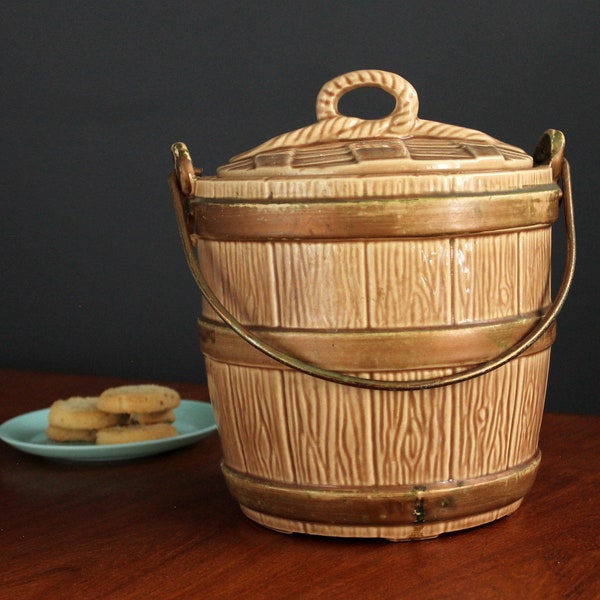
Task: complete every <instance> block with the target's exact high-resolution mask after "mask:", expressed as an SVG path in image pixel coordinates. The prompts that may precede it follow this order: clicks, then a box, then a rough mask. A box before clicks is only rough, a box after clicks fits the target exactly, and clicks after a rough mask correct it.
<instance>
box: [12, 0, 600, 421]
mask: <svg viewBox="0 0 600 600" xmlns="http://www.w3.org/2000/svg"><path fill="white" fill-rule="evenodd" d="M599 6H600V4H599V3H597V2H593V1H578V2H568V3H566V2H563V1H558V0H554V1H545V2H530V1H523V0H504V1H498V2H468V1H459V2H457V1H449V2H403V1H389V2H384V1H376V0H371V1H364V2H344V1H341V0H333V1H332V0H330V1H329V2H322V1H320V2H315V1H312V0H305V1H303V2H293V1H290V2H281V1H277V2H275V1H268V2H231V1H223V0H221V1H219V2H189V1H179V2H156V1H152V2H142V1H139V2H133V1H131V0H128V1H120V2H114V3H99V2H88V1H79V2H60V3H58V2H49V1H47V2H15V1H12V2H10V1H9V2H5V3H3V4H2V7H1V8H0V44H1V54H0V56H1V58H0V61H1V64H2V92H1V94H0V103H1V104H0V107H1V109H2V110H1V112H0V120H1V123H2V125H1V132H2V135H1V138H0V139H1V142H2V146H3V153H2V162H1V163H0V164H1V172H2V236H1V237H0V265H1V276H2V287H1V291H0V319H1V331H2V334H1V335H2V339H1V341H2V343H1V346H0V365H1V366H6V367H17V368H25V369H47V370H61V371H63V370H64V371H75V372H94V373H99V374H112V375H125V376H131V377H135V378H144V379H147V378H156V379H160V378H162V379H165V378H166V379H180V380H201V379H203V378H204V372H203V367H202V359H201V356H200V353H199V350H198V344H197V339H196V329H195V318H196V315H197V313H198V309H199V303H200V295H199V292H198V291H197V289H196V287H195V284H194V282H193V280H192V278H191V275H190V274H189V271H188V269H187V266H186V264H185V261H184V258H183V253H182V251H181V247H180V242H179V239H178V234H177V231H176V226H175V221H174V217H173V212H172V206H171V200H170V195H169V191H168V188H167V176H168V173H169V171H170V169H171V157H170V151H169V148H170V145H171V143H172V142H174V141H178V140H182V141H184V142H186V143H187V145H188V146H189V147H190V150H191V152H192V157H193V159H194V163H195V164H196V166H201V167H203V168H204V171H205V173H209V174H210V173H213V172H214V170H215V168H216V167H217V166H218V165H219V164H222V163H224V162H226V161H227V160H228V159H229V158H230V157H231V156H232V155H234V154H237V153H239V152H241V151H243V150H246V149H248V148H250V147H253V146H255V145H257V144H259V143H260V142H262V141H264V140H265V139H267V138H269V137H272V136H273V135H276V134H278V133H282V132H285V131H289V130H291V129H294V128H297V127H300V126H303V125H307V124H310V123H312V122H314V101H315V96H316V93H317V92H318V90H319V89H320V87H321V85H322V84H323V83H325V82H326V81H328V80H329V79H331V78H332V77H335V76H337V75H339V74H342V73H344V72H346V71H351V70H355V69H360V68H379V69H384V70H389V71H394V72H396V73H399V74H401V75H402V76H404V77H405V78H406V79H408V80H409V81H410V82H411V83H412V84H413V85H414V86H415V88H416V89H417V91H418V92H419V98H420V113H419V114H420V115H421V116H422V117H423V118H426V119H433V120H438V121H445V122H449V123H454V124H458V125H463V126H467V127H472V128H475V129H481V130H484V131H486V132H487V133H490V134H491V135H493V136H495V137H498V138H500V139H502V140H504V141H507V142H509V143H512V144H515V145H517V146H521V147H523V148H525V149H527V150H529V151H533V148H534V146H535V143H536V141H537V138H538V137H539V135H540V134H541V133H542V132H543V131H544V130H545V129H547V128H550V127H552V128H556V129H561V130H562V131H564V133H565V135H566V138H567V155H568V157H569V159H570V162H571V164H572V170H573V180H574V195H575V201H576V208H577V221H578V226H579V231H578V233H579V262H578V271H577V279H576V284H575V287H574V289H573V291H572V294H571V296H570V298H569V300H568V302H567V305H566V307H565V309H564V311H563V312H562V313H561V315H560V319H559V328H558V332H559V333H558V339H557V342H556V344H555V347H554V350H553V362H552V366H551V375H550V384H549V390H548V402H547V408H548V409H550V410H560V411H573V412H596V411H597V407H598V403H597V400H596V398H597V393H596V385H595V383H596V382H595V378H596V376H597V373H598V368H597V365H596V363H597V362H598V359H599V358H600V352H599V341H598V337H599V336H598V333H599V327H598V310H597V307H598V302H597V299H598V297H599V290H598V268H597V262H596V261H597V257H598V235H597V228H598V223H599V218H598V217H599V204H600V203H599V202H598V201H597V197H596V196H597V193H596V192H595V191H594V188H595V187H597V186H598V183H597V181H596V180H597V178H598V172H599V169H598V167H597V156H598V149H597V140H598V112H597V111H598V108H599V102H598V100H599V98H600V96H599V93H598V58H599V56H598V51H599V49H600V45H599V43H598V42H599V33H598V23H599V18H598V17H599V16H600V11H599V9H598V7H599ZM359 104H360V101H359ZM365 110H366V109H365ZM364 116H368V115H364ZM560 228H561V225H560V224H559V225H557V233H556V236H555V237H556V241H555V248H554V260H555V263H556V274H555V281H558V280H559V279H560V273H561V269H562V264H563V260H564V254H565V253H564V235H563V234H562V233H561V229H560Z"/></svg>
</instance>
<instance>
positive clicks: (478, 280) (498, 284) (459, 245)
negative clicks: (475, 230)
mask: <svg viewBox="0 0 600 600" xmlns="http://www.w3.org/2000/svg"><path fill="white" fill-rule="evenodd" d="M518 242H519V234H518V233H502V234H494V235H485V236H473V237H465V238H457V239H456V240H455V241H454V269H453V272H454V291H455V295H454V312H455V320H456V323H468V322H472V321H485V320H487V319H501V318H503V317H508V316H511V315H515V314H518V310H519V305H518V300H519V288H518V285H519V271H518V266H519V261H518V250H519V247H518ZM524 285H527V283H526V282H524Z"/></svg>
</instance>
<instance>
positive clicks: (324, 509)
mask: <svg viewBox="0 0 600 600" xmlns="http://www.w3.org/2000/svg"><path fill="white" fill-rule="evenodd" d="M540 459H541V455H540V452H539V451H538V452H537V453H536V455H535V456H534V457H533V458H532V459H530V460H529V461H527V462H526V463H524V464H522V465H519V466H517V467H514V468H512V469H509V470H507V471H503V472H501V473H496V474H493V475H486V476H483V477H474V478H471V479H465V480H463V481H451V482H441V483H433V484H426V485H403V486H381V487H377V486H369V487H357V488H343V487H317V486H307V485H302V484H297V485H294V484H285V483H278V482H272V481H265V480H263V479H259V478H255V477H252V476H249V475H244V474H241V473H238V472H236V471H234V470H232V469H230V468H229V467H228V466H227V465H225V464H224V463H223V464H222V465H221V468H222V470H223V473H224V475H225V480H226V482H227V486H228V488H229V491H230V492H231V494H232V496H233V497H234V498H235V499H236V500H237V501H238V502H239V503H240V504H241V505H242V506H243V507H246V508H249V509H251V510H254V511H257V512H259V513H262V514H267V515H272V516H275V517H280V518H284V519H293V520H297V521H308V522H313V523H327V524H331V525H421V524H425V523H433V522H440V521H448V520H452V519H459V518H462V517H471V516H473V515H474V514H481V513H484V512H487V511H491V510H494V509H498V508H502V507H504V506H508V505H510V504H512V503H513V502H516V501H517V500H519V499H521V498H523V497H524V496H525V495H526V494H527V492H529V490H530V489H531V486H532V485H533V482H534V480H535V476H536V473H537V470H538V467H539V464H540Z"/></svg>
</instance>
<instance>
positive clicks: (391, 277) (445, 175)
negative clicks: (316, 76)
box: [171, 71, 575, 540]
mask: <svg viewBox="0 0 600 600" xmlns="http://www.w3.org/2000/svg"><path fill="white" fill-rule="evenodd" d="M359 87H380V88H382V89H384V90H385V91H387V92H389V93H390V94H392V95H393V96H394V97H395V99H396V107H395V109H394V111H393V112H392V114H390V115H389V116H388V117H386V118H383V119H379V120H361V119H359V118H354V117H349V116H344V115H341V114H340V113H339V111H338V101H339V99H340V97H341V96H342V95H343V94H345V93H346V92H348V91H351V90H353V89H356V88H359ZM417 108H418V100H417V94H416V92H415V90H414V89H413V87H412V86H411V85H410V84H409V83H408V82H407V81H405V80H404V79H402V78H401V77H399V76H398V75H395V74H392V73H387V72H382V71H356V72H352V73H348V74H346V75H343V76H341V77H338V78H336V79H334V80H332V81H330V82H329V83H327V84H326V85H325V86H324V87H323V88H322V89H321V91H320V92H319V94H318V97H317V122H316V123H315V124H314V125H311V126H308V127H305V128H303V129H300V130H297V131H293V132H290V133H286V134H284V135H282V136H279V137H276V138H274V139H272V140H270V141H268V142H266V143H264V144H262V145H261V146H259V147H257V148H255V149H253V150H251V151H249V152H246V153H244V154H241V155H239V156H237V157H234V158H233V159H231V160H230V161H229V162H228V163H227V164H226V165H224V166H223V167H221V168H220V169H218V171H217V175H216V176H212V177H203V176H202V175H201V172H200V171H199V170H195V169H194V168H193V165H192V161H191V158H190V155H189V152H188V150H187V148H186V147H185V145H183V144H182V143H177V144H174V146H173V148H172V149H173V153H174V157H175V171H174V173H173V174H172V176H171V189H172V193H173V196H174V200H175V207H176V211H177V217H178V222H179V226H180V230H181V234H182V239H183V243H184V250H185V253H186V256H187V260H188V262H189V265H190V267H191V270H192V273H193V274H194V277H195V279H196V281H197V282H198V285H199V286H200V289H201V291H202V293H203V296H204V301H203V304H202V314H201V317H200V319H199V332H200V340H201V348H202V352H203V354H204V358H205V362H206V369H207V374H208V383H209V388H210V394H211V401H212V403H213V406H214V410H215V414H216V418H217V422H218V427H219V434H220V437H221V441H222V446H223V454H224V459H223V463H222V469H223V473H224V476H225V478H226V481H227V484H228V487H229V489H230V491H231V493H232V495H233V496H234V497H235V498H236V499H237V501H238V502H239V504H240V506H241V508H242V510H243V512H244V513H245V514H246V515H247V516H248V517H250V518H251V519H253V520H255V521H257V522H258V523H261V524H263V525H265V526H266V527H269V528H272V529H276V530H279V531H284V532H303V533H311V534H320V535H331V536H347V537H382V538H387V539H390V540H404V539H420V538H428V537H433V536H437V535H439V534H440V533H444V532H448V531H455V530H459V529H464V528H468V527H473V526H476V525H480V524H483V523H486V522H489V521H492V520H494V519H497V518H499V517H502V516H505V515H508V514H510V513H511V512H513V511H514V510H516V508H517V507H518V506H519V505H520V503H521V501H522V499H523V497H524V496H525V494H526V493H527V492H528V490H529V489H530V488H531V486H532V484H533V481H534V478H535V475H536V471H537V468H538V465H539V462H540V452H539V450H538V434H539V429H540V423H541V419H542V412H543V407H544V398H545V393H546V382H547V374H548V365H549V359H550V346H551V344H552V342H553V340H554V320H555V318H556V315H557V314H558V312H559V310H560V309H561V307H562V305H563V303H564V301H565V297H566V295H567V292H568V289H569V286H570V283H571V279H572V276H573V270H574V261H575V245H574V244H575V238H574V225H573V213H572V201H571V194H570V183H569V171H568V164H567V163H566V161H565V160H564V159H563V146H564V138H563V136H562V134H561V133H560V132H557V131H553V130H549V131H547V132H546V133H545V134H544V135H543V136H542V138H541V140H540V143H539V144H538V146H537V148H536V151H535V153H534V156H533V157H531V156H529V155H527V154H526V153H525V152H523V151H522V150H520V149H519V148H515V147H513V146H509V145H508V144H505V143H503V142H500V141H498V140H496V139H493V138H491V137H490V136H488V135H485V134H483V133H481V132H478V131H474V130H469V129H464V128H461V127H455V126H452V125H446V124H441V123H436V122H432V121H426V120H422V119H419V118H418V117H417ZM559 178H561V179H562V188H563V189H562V190H561V187H559V185H558V184H557V181H558V180H559ZM563 196H564V201H563V205H564V210H565V223H566V227H567V240H568V252H567V261H566V262H567V265H566V271H565V276H564V280H563V284H562V286H561V288H560V290H559V292H558V294H557V296H556V298H555V299H554V301H553V302H552V300H551V296H550V260H551V229H552V224H553V223H554V222H555V221H556V220H557V218H558V215H559V201H560V199H561V197H563Z"/></svg>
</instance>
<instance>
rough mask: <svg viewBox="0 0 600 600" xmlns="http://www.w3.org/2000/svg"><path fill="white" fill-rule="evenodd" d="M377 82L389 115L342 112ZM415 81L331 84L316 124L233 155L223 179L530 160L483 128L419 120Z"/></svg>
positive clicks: (492, 166) (370, 76) (482, 166)
mask: <svg viewBox="0 0 600 600" xmlns="http://www.w3.org/2000/svg"><path fill="white" fill-rule="evenodd" d="M362 87H378V88H381V89H383V90H384V91H386V92H388V93H389V94H391V95H392V96H393V97H394V98H395V100H396V105H395V107H394V110H393V111H392V112H391V114H389V115H388V116H386V117H384V118H381V119H373V120H365V119H361V118H358V117H351V116H345V115H342V114H341V113H340V112H339V110H338V103H339V100H340V98H341V97H342V96H343V95H344V94H346V93H348V92H350V91H352V90H355V89H357V88H362ZM418 107H419V100H418V96H417V92H416V91H415V89H414V88H413V86H412V85H411V84H410V83H409V82H408V81H406V80H405V79H403V78H402V77H400V76H399V75H396V74H394V73H389V72H386V71H378V70H363V71H353V72H351V73H347V74H345V75H341V76H339V77H336V78H335V79H333V80H331V81H329V82H328V83H326V84H325V85H324V86H323V87H322V88H321V90H320V92H319V94H318V96H317V104H316V108H317V111H316V112H317V122H316V123H314V124H312V125H309V126H307V127H303V128H301V129H297V130H295V131H291V132H289V133H285V134H283V135H279V136H277V137H274V138H272V139H270V140H269V141H267V142H265V143H263V144H261V145H260V146H257V147H256V148H254V149H252V150H249V151H247V152H244V153H243V154H239V155H238V156H235V157H233V158H232V159H231V160H230V161H229V162H228V163H227V164H225V165H223V166H221V167H220V168H219V169H218V170H217V176H218V177H219V178H227V179H231V178H235V179H248V178H263V177H281V176H284V177H296V176H298V177H302V176H312V177H321V176H328V175H330V176H331V175H333V176H335V175H384V174H388V175H389V174H398V175H401V174H405V173H421V174H423V172H428V173H433V172H450V171H488V170H494V171H502V170H510V171H514V170H521V169H530V168H531V167H532V166H533V159H532V157H531V156H529V155H528V154H527V153H526V152H524V151H523V150H521V149H520V148H516V147H515V146H511V145H509V144H506V143H504V142H501V141H499V140H497V139H495V138H493V137H491V136H489V135H487V134H485V133H482V132H481V131H476V130H474V129H467V128H464V127H458V126H455V125H448V124H444V123H438V122H435V121H428V120H423V119H419V118H418V116H417V112H418Z"/></svg>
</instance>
